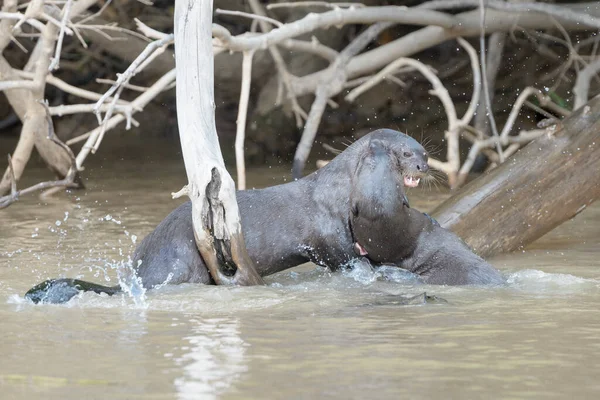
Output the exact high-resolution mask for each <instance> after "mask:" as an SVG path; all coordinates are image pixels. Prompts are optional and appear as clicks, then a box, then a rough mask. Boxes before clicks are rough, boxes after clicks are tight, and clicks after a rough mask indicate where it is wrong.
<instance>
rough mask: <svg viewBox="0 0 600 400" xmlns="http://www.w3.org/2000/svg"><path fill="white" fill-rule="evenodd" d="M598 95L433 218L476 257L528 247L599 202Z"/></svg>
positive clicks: (491, 172) (599, 113)
mask: <svg viewBox="0 0 600 400" xmlns="http://www.w3.org/2000/svg"><path fill="white" fill-rule="evenodd" d="M598 132H600V96H599V97H596V98H594V99H593V100H591V101H590V102H589V103H588V104H586V105H585V106H583V107H581V108H580V109H578V110H576V111H575V112H573V114H572V115H571V116H569V117H568V118H566V119H564V120H563V121H561V122H560V123H559V125H557V126H554V127H551V128H548V130H547V132H546V133H545V134H544V135H542V136H540V137H538V138H537V139H535V140H534V141H532V142H531V143H529V144H528V145H527V146H525V147H524V148H523V149H522V150H520V151H519V152H518V153H516V154H515V155H513V156H512V157H511V158H509V159H508V160H507V161H506V162H505V163H504V164H502V165H500V166H499V167H498V168H496V169H494V170H492V171H490V172H489V173H486V174H484V175H482V176H480V177H479V178H477V179H475V180H474V181H472V182H471V183H469V184H468V185H466V186H465V187H463V188H462V189H461V190H460V191H458V192H457V193H456V194H455V195H454V196H452V197H451V198H450V199H448V200H447V201H446V202H444V203H442V204H441V205H440V206H439V207H438V208H437V209H436V210H434V212H433V216H434V217H435V218H436V219H437V220H438V221H439V222H440V224H441V225H442V226H444V227H446V228H449V229H451V230H452V231H454V232H455V233H457V234H458V235H459V236H460V237H462V238H463V239H464V240H465V241H466V242H467V243H468V244H469V245H470V246H471V247H472V248H473V249H474V250H475V251H476V252H477V253H478V254H480V255H482V256H492V255H494V254H497V253H501V252H508V251H513V250H518V249H522V248H524V247H525V246H526V245H527V244H529V243H531V242H533V241H534V240H536V239H538V238H539V237H541V236H543V235H544V234H546V233H547V232H549V231H550V230H552V229H553V228H555V227H556V226H558V225H560V224H561V223H563V222H565V221H567V220H569V219H571V218H573V217H574V216H576V215H577V214H578V213H580V212H581V211H583V210H584V209H585V208H586V207H587V206H589V205H590V204H591V203H592V202H593V201H594V200H596V199H598V198H600V174H599V173H598V171H600V135H599V134H598Z"/></svg>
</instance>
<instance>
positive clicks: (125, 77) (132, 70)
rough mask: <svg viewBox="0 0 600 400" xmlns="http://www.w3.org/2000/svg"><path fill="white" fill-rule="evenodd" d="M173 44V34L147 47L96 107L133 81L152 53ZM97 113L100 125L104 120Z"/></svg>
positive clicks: (119, 76) (120, 75)
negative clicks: (123, 85)
mask: <svg viewBox="0 0 600 400" xmlns="http://www.w3.org/2000/svg"><path fill="white" fill-rule="evenodd" d="M172 42H173V35H172V34H171V35H167V36H166V37H164V38H163V39H160V40H156V41H154V42H152V43H150V44H148V46H146V48H145V49H144V51H143V52H142V53H140V55H139V56H137V58H136V59H135V60H134V61H133V62H132V63H131V65H130V66H129V67H128V68H127V69H126V70H125V72H123V73H122V74H118V78H117V82H116V83H115V84H114V85H113V86H112V87H111V88H110V89H108V90H107V91H106V93H104V94H103V95H102V97H100V99H99V100H98V102H97V103H96V107H97V108H98V109H99V108H100V105H102V104H103V103H104V102H106V101H107V100H108V98H109V97H110V96H112V94H113V93H115V92H116V91H117V89H119V87H120V86H121V85H122V84H123V83H126V82H128V81H129V79H131V78H132V77H133V76H134V75H135V74H136V73H137V72H138V67H139V66H140V65H141V64H142V63H143V62H144V61H145V60H146V59H147V58H148V57H150V56H151V55H152V53H154V52H155V51H156V50H157V49H159V48H160V47H162V46H165V45H168V44H170V43H172ZM95 113H96V115H97V117H98V122H99V123H100V122H102V120H101V118H100V112H99V111H96V112H95Z"/></svg>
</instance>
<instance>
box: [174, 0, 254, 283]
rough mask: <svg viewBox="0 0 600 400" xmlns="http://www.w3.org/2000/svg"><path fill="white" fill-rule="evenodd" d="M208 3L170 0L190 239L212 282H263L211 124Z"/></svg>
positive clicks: (210, 50) (206, 1) (212, 62)
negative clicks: (191, 228) (250, 253)
mask: <svg viewBox="0 0 600 400" xmlns="http://www.w3.org/2000/svg"><path fill="white" fill-rule="evenodd" d="M212 12H213V11H212V0H176V1H175V65H176V69H177V120H178V125H179V135H180V139H181V148H182V152H183V159H184V162H185V169H186V172H187V175H188V181H189V183H188V185H187V195H188V196H189V197H190V199H191V200H192V221H193V224H194V236H195V238H196V244H197V246H198V249H199V250H200V254H201V255H202V258H203V259H204V261H205V262H206V265H207V267H208V269H209V271H210V273H211V276H212V277H213V279H214V281H215V282H216V283H217V284H239V285H254V284H261V283H263V281H262V278H261V277H260V275H258V273H257V272H256V270H255V269H254V266H253V264H252V261H251V260H250V257H249V256H248V253H247V251H246V245H245V242H244V237H243V234H242V229H241V228H242V226H241V219H240V214H239V210H238V205H237V202H236V199H235V184H234V182H233V179H232V178H231V176H230V175H229V173H228V172H227V170H226V169H225V164H224V162H223V156H222V154H221V148H220V147H219V141H218V138H217V130H216V126H215V103H214V60H213V52H212Z"/></svg>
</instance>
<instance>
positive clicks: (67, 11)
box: [48, 0, 73, 72]
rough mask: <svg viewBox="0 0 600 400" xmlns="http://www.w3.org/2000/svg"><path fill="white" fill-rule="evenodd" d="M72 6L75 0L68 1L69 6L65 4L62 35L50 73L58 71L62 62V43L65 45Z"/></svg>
mask: <svg viewBox="0 0 600 400" xmlns="http://www.w3.org/2000/svg"><path fill="white" fill-rule="evenodd" d="M72 4H73V0H67V4H65V6H64V7H63V10H62V14H63V17H62V20H61V21H60V33H59V34H58V40H57V42H56V51H55V53H54V58H53V59H52V62H51V63H50V67H49V68H48V70H49V71H50V72H52V71H54V70H55V69H58V65H59V62H60V53H61V50H62V43H63V39H64V36H65V30H66V29H67V22H68V21H69V14H70V12H71V5H72ZM71 34H72V33H71Z"/></svg>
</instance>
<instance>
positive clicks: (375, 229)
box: [350, 139, 504, 285]
mask: <svg viewBox="0 0 600 400" xmlns="http://www.w3.org/2000/svg"><path fill="white" fill-rule="evenodd" d="M405 156H407V154H405ZM397 164H398V159H397V155H396V154H395V153H394V152H391V151H390V150H389V146H388V145H387V143H385V142H384V141H382V140H379V139H373V140H371V141H370V142H369V144H368V146H367V149H366V150H365V151H364V153H363V157H362V158H361V160H360V161H359V164H358V166H357V172H356V176H357V180H356V182H357V183H356V185H354V186H353V188H352V195H351V202H352V206H351V207H352V216H351V217H350V226H351V227H352V233H353V235H354V239H355V251H356V253H357V254H358V255H361V256H364V257H366V258H368V259H369V260H370V261H372V262H375V263H384V264H385V263H390V262H391V263H393V264H394V265H396V266H398V267H401V268H404V269H406V270H408V271H410V272H412V273H414V274H417V275H419V276H420V277H421V278H422V279H423V281H424V282H425V283H428V284H435V285H467V284H498V285H499V284H502V283H504V278H503V277H502V275H501V274H500V272H499V271H498V270H496V269H495V268H494V267H492V266H491V265H490V264H489V263H487V262H486V261H485V260H483V259H482V258H481V257H479V256H478V255H476V254H475V253H473V252H472V251H471V249H469V247H468V246H467V245H466V244H465V243H464V242H463V241H462V240H461V239H460V238H459V237H458V236H457V235H455V234H454V233H452V232H450V231H449V230H447V229H444V228H442V227H441V226H440V225H439V224H438V223H437V221H435V220H434V219H433V218H431V217H430V216H429V215H427V214H424V213H422V212H420V211H418V210H415V209H413V208H410V205H409V204H408V201H407V200H406V195H405V192H404V187H405V184H406V177H403V176H402V175H400V174H398V173H397V171H396V165H397ZM379 182H385V183H386V184H385V185H382V184H379Z"/></svg>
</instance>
